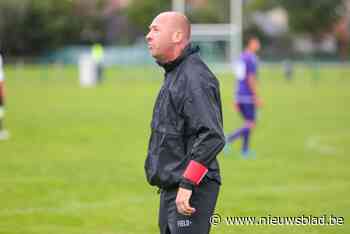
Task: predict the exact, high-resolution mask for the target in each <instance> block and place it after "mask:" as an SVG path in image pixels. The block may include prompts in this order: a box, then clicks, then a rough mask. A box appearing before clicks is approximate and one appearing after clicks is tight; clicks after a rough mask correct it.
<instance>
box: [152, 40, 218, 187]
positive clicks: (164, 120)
mask: <svg viewBox="0 0 350 234" xmlns="http://www.w3.org/2000/svg"><path fill="white" fill-rule="evenodd" d="M158 64H159V65H160V66H162V67H163V68H164V69H165V79H164V82H163V85H162V87H161V89H160V92H159V94H158V97H157V99H156V103H155V106H154V109H153V118H152V123H151V136H150V139H149V145H148V154H147V158H146V161H145V172H146V177H147V180H148V182H149V183H150V184H151V185H154V186H157V187H159V188H161V189H170V188H176V187H179V186H180V187H184V188H187V189H192V188H193V186H194V184H193V183H191V182H190V181H188V180H186V179H185V178H183V176H182V174H183V173H184V171H185V169H186V167H187V165H188V164H189V162H190V160H195V161H197V162H199V163H201V164H202V165H204V166H205V167H207V168H208V172H207V174H206V176H207V177H209V178H210V179H212V180H216V181H217V182H218V183H221V178H220V171H219V164H218V161H217V159H216V156H217V155H218V153H219V152H220V151H221V150H222V148H223V147H224V145H225V137H224V133H223V119H222V109H221V98H220V90H219V82H218V80H217V79H216V77H215V76H214V74H213V73H212V72H211V71H210V70H209V68H208V67H207V66H206V65H205V63H204V62H203V61H202V59H201V58H200V56H199V48H198V47H196V48H193V47H192V46H191V45H190V44H189V45H188V46H187V47H186V48H185V49H184V51H183V52H182V54H181V55H180V56H179V57H178V58H177V59H176V60H174V61H172V62H170V63H167V64H160V63H158Z"/></svg>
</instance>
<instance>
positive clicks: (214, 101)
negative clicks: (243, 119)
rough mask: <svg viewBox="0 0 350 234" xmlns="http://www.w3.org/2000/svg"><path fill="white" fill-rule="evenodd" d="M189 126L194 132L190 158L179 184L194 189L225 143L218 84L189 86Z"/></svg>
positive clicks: (186, 110) (186, 103)
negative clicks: (193, 87)
mask: <svg viewBox="0 0 350 234" xmlns="http://www.w3.org/2000/svg"><path fill="white" fill-rule="evenodd" d="M183 114H184V118H185V124H186V128H188V129H189V131H190V132H191V135H194V143H193V144H192V145H193V147H192V149H189V154H190V155H189V156H190V158H191V159H190V161H189V164H188V165H187V168H186V169H185V172H184V173H183V178H182V181H181V183H180V187H183V188H187V189H192V188H193V186H195V185H198V184H199V183H200V182H201V180H202V179H203V177H204V176H205V174H206V173H207V171H208V167H209V165H210V164H211V162H212V161H213V160H215V158H216V156H217V155H218V153H219V152H220V151H221V150H222V148H223V147H224V145H225V137H224V133H223V129H222V111H221V100H220V94H219V91H218V87H216V86H214V85H212V86H210V85H209V84H199V85H197V87H195V89H190V91H189V94H188V96H187V98H185V101H184V107H183Z"/></svg>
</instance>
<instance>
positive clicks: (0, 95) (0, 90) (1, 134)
mask: <svg viewBox="0 0 350 234" xmlns="http://www.w3.org/2000/svg"><path fill="white" fill-rule="evenodd" d="M4 80H5V75H4V69H3V60H2V56H1V54H0V140H6V139H7V138H8V132H7V131H6V130H5V129H4V116H5V107H4V106H5V100H4V99H5V81H4Z"/></svg>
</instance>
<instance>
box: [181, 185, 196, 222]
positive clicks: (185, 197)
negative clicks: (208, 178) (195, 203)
mask: <svg viewBox="0 0 350 234" xmlns="http://www.w3.org/2000/svg"><path fill="white" fill-rule="evenodd" d="M191 196H192V190H189V189H184V188H179V190H178V191H177V196H176V207H177V211H178V212H179V213H180V214H183V215H187V216H190V215H191V214H193V213H194V212H195V211H196V209H195V208H193V207H191V206H190V198H191Z"/></svg>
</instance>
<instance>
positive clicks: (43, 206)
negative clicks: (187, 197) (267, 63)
mask: <svg viewBox="0 0 350 234" xmlns="http://www.w3.org/2000/svg"><path fill="white" fill-rule="evenodd" d="M320 74H321V75H320V77H319V79H318V80H315V79H313V75H314V73H313V72H312V71H310V70H309V69H307V68H306V67H301V66H300V67H298V69H297V73H296V75H295V80H294V81H292V82H290V83H288V82H286V81H285V80H283V76H282V71H281V69H280V68H279V67H264V68H263V69H262V71H261V73H260V83H261V85H260V90H261V95H262V97H263V99H264V103H265V104H264V107H263V108H262V109H261V110H260V111H259V123H258V127H257V130H256V132H255V134H254V136H253V139H252V146H253V148H254V151H255V152H256V159H255V160H244V159H242V158H241V157H240V156H239V153H238V152H239V144H236V145H234V146H233V147H232V155H230V156H229V157H224V155H223V154H220V155H219V160H220V163H221V169H222V176H223V186H222V189H221V193H220V197H219V201H218V205H217V213H220V214H221V215H222V216H268V215H272V216H300V215H313V216H321V215H324V214H326V215H331V214H333V215H335V216H342V217H344V218H345V225H342V226H328V227H326V226H225V225H220V226H218V227H216V228H214V229H213V231H212V233H214V234H225V233H276V234H277V233H314V234H316V233H350V225H349V222H350V199H349V197H350V172H349V165H350V164H349V163H350V159H349V153H350V122H349V121H350V109H349V107H350V106H349V105H350V104H349V103H350V91H349V90H350V69H349V68H346V67H328V66H321V71H320ZM105 75H106V80H105V82H104V84H103V85H102V86H99V87H97V88H93V89H83V88H80V87H79V84H78V71H77V70H76V68H75V67H65V68H62V67H59V66H50V67H45V66H17V67H15V66H12V67H11V66H8V67H6V79H7V80H6V85H7V116H6V127H7V128H8V129H9V131H10V133H11V139H10V140H8V141H5V142H0V233H1V234H153V233H158V227H157V213H158V200H159V195H158V194H157V193H156V189H155V188H152V187H150V186H148V184H147V183H146V181H145V177H144V171H143V162H144V159H145V155H146V150H147V143H148V137H149V130H150V128H149V123H150V119H151V112H152V108H153V102H154V99H155V97H156V95H157V92H158V89H159V87H160V85H161V82H162V73H161V71H160V70H159V69H158V68H156V67H155V66H154V67H151V68H125V67H124V68H123V67H114V68H109V69H108V70H107V71H106V74H105ZM218 78H219V79H220V82H221V92H222V101H223V107H224V127H225V132H229V131H231V130H233V129H235V128H237V127H239V126H240V125H241V120H240V118H239V116H238V114H237V113H235V112H234V111H233V110H232V108H231V96H232V95H231V93H232V79H233V78H232V77H231V75H230V74H229V73H226V74H218Z"/></svg>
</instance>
